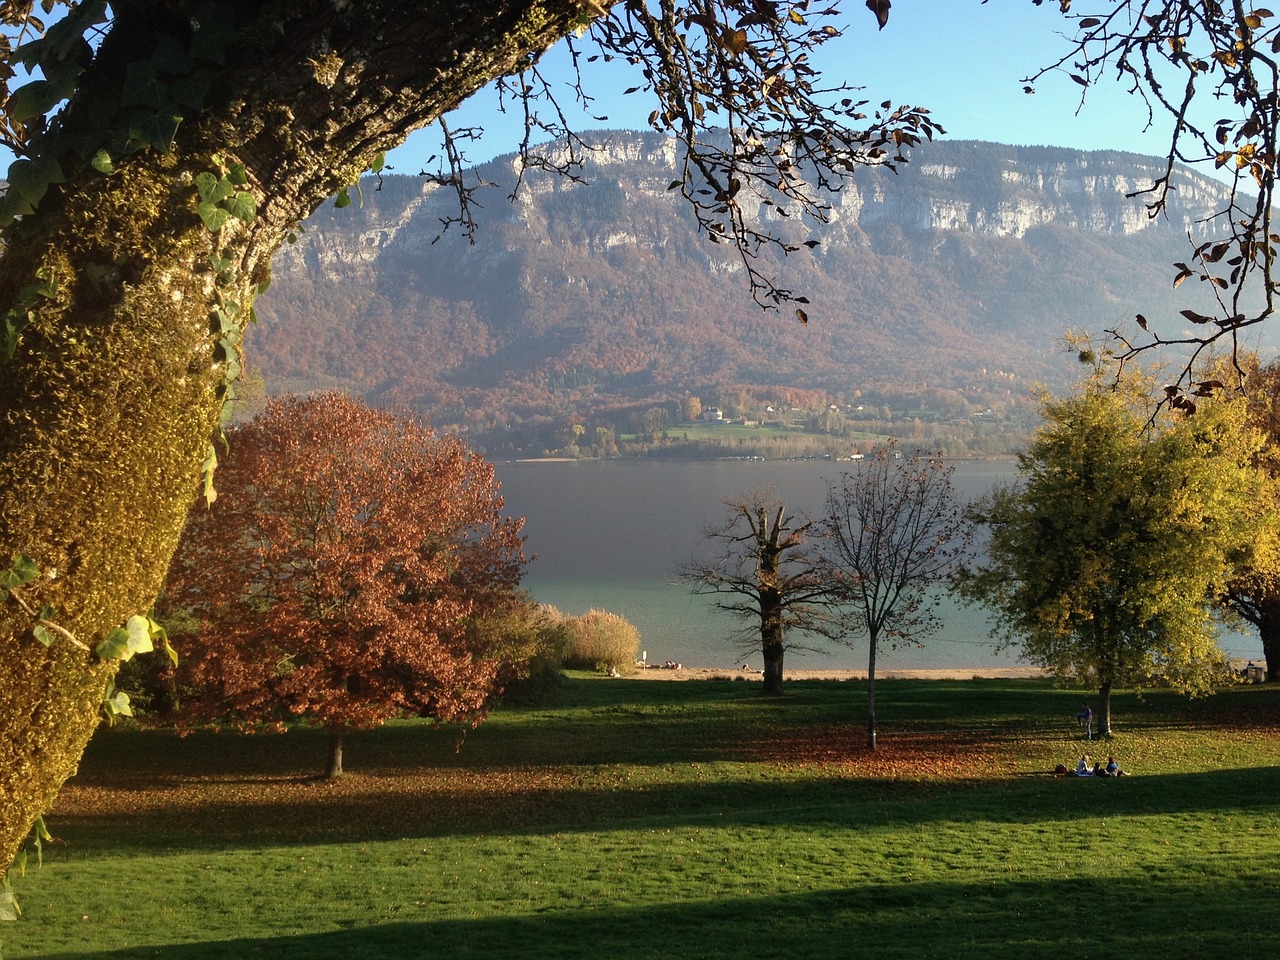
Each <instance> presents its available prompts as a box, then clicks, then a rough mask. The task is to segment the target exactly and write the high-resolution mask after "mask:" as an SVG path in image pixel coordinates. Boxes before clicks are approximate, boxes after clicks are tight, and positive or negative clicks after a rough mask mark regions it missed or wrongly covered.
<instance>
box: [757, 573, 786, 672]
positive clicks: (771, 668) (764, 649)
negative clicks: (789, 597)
mask: <svg viewBox="0 0 1280 960" xmlns="http://www.w3.org/2000/svg"><path fill="white" fill-rule="evenodd" d="M773 569H774V572H773V576H774V578H775V579H776V577H777V573H776V567H775V568H773ZM760 652H761V655H762V656H763V657H764V686H763V688H762V689H761V691H760V693H761V694H762V695H763V696H766V697H780V696H782V657H783V654H784V653H785V652H786V645H785V644H784V642H783V629H782V597H781V596H780V595H778V593H777V591H774V590H762V591H761V592H760Z"/></svg>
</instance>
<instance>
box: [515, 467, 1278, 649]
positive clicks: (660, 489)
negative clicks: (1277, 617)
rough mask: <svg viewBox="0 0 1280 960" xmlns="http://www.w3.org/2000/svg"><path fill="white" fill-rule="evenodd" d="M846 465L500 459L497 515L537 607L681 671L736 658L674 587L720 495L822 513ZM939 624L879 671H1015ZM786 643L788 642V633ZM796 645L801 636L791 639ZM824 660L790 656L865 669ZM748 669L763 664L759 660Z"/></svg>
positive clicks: (727, 635)
mask: <svg viewBox="0 0 1280 960" xmlns="http://www.w3.org/2000/svg"><path fill="white" fill-rule="evenodd" d="M842 468H855V469H856V465H854V464H842V463H833V462H830V461H801V462H774V461H737V460H734V461H713V462H692V463H686V462H664V461H649V460H610V461H583V462H555V463H540V462H525V463H500V464H498V465H497V471H498V477H499V479H500V480H501V481H502V492H503V494H504V496H505V497H506V512H507V513H508V514H511V515H514V516H524V517H525V518H526V525H525V533H526V534H527V535H528V544H527V549H528V551H529V552H530V553H531V554H535V555H536V559H534V561H533V562H532V563H531V564H530V565H529V572H528V575H527V576H526V578H525V585H526V586H527V587H528V588H529V589H530V590H531V591H532V593H533V595H534V596H535V597H536V598H537V599H538V600H540V601H542V602H543V603H550V604H554V605H555V606H557V607H559V608H560V609H561V610H562V611H563V612H565V613H568V614H579V613H584V612H586V611H587V610H590V609H592V608H595V609H600V610H610V611H612V612H614V613H617V614H620V615H622V616H624V617H626V618H627V619H628V620H630V621H631V622H632V623H634V624H635V625H636V627H637V628H638V629H639V630H640V636H641V639H642V647H643V648H644V649H645V650H647V651H648V655H649V661H650V662H651V663H653V662H658V663H662V662H665V661H666V660H675V661H678V662H680V663H683V664H684V665H685V666H690V667H726V668H728V667H731V666H733V665H734V664H735V663H739V664H740V663H742V662H743V657H742V656H741V654H740V652H739V651H740V650H741V649H742V648H741V646H740V645H739V644H738V643H736V642H735V640H734V637H735V634H737V633H738V632H739V631H740V630H741V629H742V624H741V622H740V621H737V620H735V619H734V618H731V617H729V616H728V615H727V614H723V613H720V612H719V611H717V610H715V609H714V608H713V607H712V606H711V603H710V601H709V599H708V598H703V597H695V596H692V595H691V594H690V593H689V590H688V587H686V586H684V585H681V584H678V583H676V582H675V579H674V577H675V570H676V568H677V567H678V566H679V564H681V563H682V562H685V561H688V560H691V559H693V558H695V557H699V556H703V555H705V552H706V544H705V542H704V540H703V538H702V536H701V533H700V531H701V529H702V528H703V527H704V526H705V525H706V524H707V523H710V522H719V521H720V520H721V519H722V517H723V516H724V507H723V505H722V504H721V502H720V501H721V499H722V498H724V497H740V496H745V495H747V494H749V493H751V491H753V490H756V489H759V488H762V487H767V486H770V485H772V486H774V487H775V488H776V489H777V491H778V493H779V494H780V495H781V496H782V497H783V499H784V500H785V501H786V502H787V504H788V506H789V507H792V508H794V509H798V510H803V511H806V512H808V513H810V514H813V515H818V514H821V513H822V512H823V506H824V503H825V499H826V491H827V487H826V480H827V479H828V478H829V479H831V480H835V479H837V478H838V477H839V474H840V471H841V469H842ZM1012 477H1013V467H1012V465H1011V464H1007V463H988V462H979V461H962V462H959V463H957V464H956V471H955V475H954V482H955V485H956V488H957V490H958V491H959V493H960V495H961V496H962V497H964V498H966V499H967V498H970V497H976V496H979V495H981V494H984V493H986V492H987V491H988V490H990V489H991V486H992V485H993V484H994V483H996V482H999V481H1006V480H1010V479H1012ZM942 616H943V620H944V623H945V626H944V627H943V629H942V630H940V631H938V632H937V633H935V634H934V635H933V637H932V638H931V639H929V640H928V641H927V645H926V646H925V647H924V648H904V649H901V650H882V651H880V653H879V655H878V658H877V664H878V667H879V668H880V669H895V668H898V669H911V668H925V667H935V668H954V669H968V668H978V667H990V666H1000V665H1004V666H1013V665H1016V664H1017V663H1018V660H1017V657H1016V655H1015V654H1012V653H1004V654H996V653H995V652H994V650H993V648H992V644H991V642H990V640H989V630H988V627H987V620H986V618H985V617H984V616H983V614H982V613H981V612H980V611H976V610H973V609H967V608H962V607H958V606H956V605H955V604H953V603H948V602H946V601H944V605H943V608H942ZM791 639H792V641H793V642H794V641H796V640H797V638H795V637H792V638H791ZM800 642H803V641H800ZM1223 646H1224V647H1226V648H1227V649H1228V651H1229V652H1230V653H1232V655H1233V656H1240V657H1252V658H1254V659H1260V658H1261V655H1262V648H1261V645H1260V644H1259V643H1258V642H1257V640H1256V639H1255V638H1254V637H1252V636H1239V635H1231V636H1229V637H1226V638H1224V640H1223ZM824 649H829V650H831V652H830V653H829V654H824V653H817V652H804V651H798V650H793V651H790V652H788V654H787V665H788V666H789V667H793V668H797V667H808V668H817V669H823V668H831V669H836V668H849V669H864V668H865V667H866V660H867V651H866V646H865V643H863V644H859V645H858V646H856V647H853V648H848V647H829V646H828V647H824ZM745 660H746V662H749V663H751V664H752V665H753V666H756V667H758V666H760V655H759V652H758V648H757V652H756V653H755V654H754V656H751V655H748V656H746V658H745Z"/></svg>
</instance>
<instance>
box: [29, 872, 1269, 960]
mask: <svg viewBox="0 0 1280 960" xmlns="http://www.w3.org/2000/svg"><path fill="white" fill-rule="evenodd" d="M1273 907H1274V904H1273V902H1272V900H1271V897H1270V895H1269V893H1268V892H1267V891H1265V890H1262V889H1251V888H1250V887H1249V885H1248V884H1247V883H1246V882H1245V881H1243V880H1234V879H1233V880H1230V881H1226V882H1221V883H1215V884H1214V885H1213V886H1212V887H1209V886H1206V885H1205V884H1204V883H1203V882H1202V881H1199V880H1198V879H1192V878H1185V877H1183V878H1177V879H1172V880H1170V881H1169V882H1163V883H1159V884H1153V883H1152V882H1151V878H1150V877H1149V876H1147V875H1146V874H1144V873H1143V872H1142V871H1141V870H1139V869H1135V870H1134V872H1133V875H1132V876H1131V877H1127V878H1116V877H1107V878H1100V879H1094V880H1091V881H1088V882H1087V883H1082V882H1081V881H1080V880H1079V879H1078V878H1074V879H1071V880H1065V879H1064V880H1062V881H1055V882H1043V883H1039V882H1038V883H1027V882H1018V881H999V880H993V881H992V882H989V883H984V884H958V883H957V884H948V883H910V882H909V878H904V882H902V883H895V884H878V885H876V884H868V885H865V886H858V887H856V888H841V889H832V890H822V891H818V892H805V893H798V894H795V895H784V896H770V897H751V896H726V897H717V895H716V892H715V891H714V890H708V896H707V898H706V899H705V900H701V901H697V902H684V903H674V904H654V905H652V906H648V907H644V908H634V907H614V906H610V905H607V904H601V905H599V906H597V907H592V908H590V909H574V910H565V911H556V910H546V911H544V912H534V913H530V914H527V915H523V916H514V917H511V916H504V917H477V918H475V919H465V920H435V921H423V922H404V921H397V922H388V923H381V924H371V925H353V926H352V927H351V928H350V929H343V930H336V931H330V932H323V933H309V934H294V935H281V936H277V937H264V938H244V939H235V940H227V941H220V942H204V943H182V944H147V945H139V946H134V947H131V948H128V949H122V950H112V951H94V952H93V953H92V956H94V957H95V958H99V960H141V958H150V960H230V958H235V960H241V958H245V957H254V956H270V957H272V958H273V960H303V958H305V960H365V958H372V960H388V958H395V960H402V958H418V957H433V958H434V957H440V958H446V957H447V958H450V960H472V958H475V960H480V958H483V960H492V958H493V957H495V956H500V957H520V958H521V960H542V958H555V960H577V958H584V960H585V958H591V960H594V958H597V957H601V956H604V957H610V958H612V960H632V958H642V957H643V958H652V957H681V958H704V960H738V958H743V960H775V958H777V960H781V958H786V960H794V958H795V957H798V956H802V957H813V958H835V957H841V958H843V957H857V958H859V960H897V958H903V960H906V958H910V960H916V958H919V957H925V956H927V957H934V958H949V957H983V958H985V960H992V958H1018V960H1022V958H1025V957H1029V956H1037V955H1039V956H1046V957H1073V956H1082V957H1091V958H1094V960H1111V958H1117V960H1132V958H1133V957H1148V956H1164V957H1210V958H1213V957H1230V958H1232V960H1255V958H1257V960H1261V958H1268V960H1269V958H1271V957H1274V956H1275V955H1276V951H1277V949H1278V948H1280V937H1278V936H1277V934H1276V933H1275V932H1274V930H1273V928H1272V925H1271V924H1270V923H1268V922H1266V918H1267V917H1269V916H1270V913H1271V910H1272V909H1273ZM1254 921H1257V922H1254ZM340 922H341V921H340ZM89 955H90V954H88V953H81V952H74V953H46V954H42V955H40V956H39V957H38V958H37V960H73V958H75V960H83V958H84V957H86V956H89Z"/></svg>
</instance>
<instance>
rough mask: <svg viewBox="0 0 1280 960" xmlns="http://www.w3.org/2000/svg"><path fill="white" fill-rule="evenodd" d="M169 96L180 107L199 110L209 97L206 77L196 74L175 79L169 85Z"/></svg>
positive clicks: (202, 74) (207, 78)
mask: <svg viewBox="0 0 1280 960" xmlns="http://www.w3.org/2000/svg"><path fill="white" fill-rule="evenodd" d="M169 96H170V97H171V98H172V99H173V102H174V103H176V104H178V105H180V106H183V107H190V108H191V109H193V110H199V109H200V108H201V107H203V106H204V103H205V100H206V99H207V98H208V96H209V77H208V75H207V74H205V73H196V74H192V75H191V76H182V77H175V78H174V80H173V82H172V83H170V84H169Z"/></svg>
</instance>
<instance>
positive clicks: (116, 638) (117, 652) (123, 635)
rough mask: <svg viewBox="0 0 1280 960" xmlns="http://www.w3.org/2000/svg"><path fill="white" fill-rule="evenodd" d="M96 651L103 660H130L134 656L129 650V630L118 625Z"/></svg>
mask: <svg viewBox="0 0 1280 960" xmlns="http://www.w3.org/2000/svg"><path fill="white" fill-rule="evenodd" d="M94 652H95V653H96V654H97V655H98V656H99V657H100V658H101V659H103V660H120V661H124V660H128V659H129V657H131V656H133V654H131V653H130V652H129V633H128V631H127V630H121V629H120V628H119V627H116V628H115V629H114V630H112V631H111V632H110V633H108V634H107V639H105V640H103V641H102V642H101V643H100V644H98V646H97V647H96V648H94Z"/></svg>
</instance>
